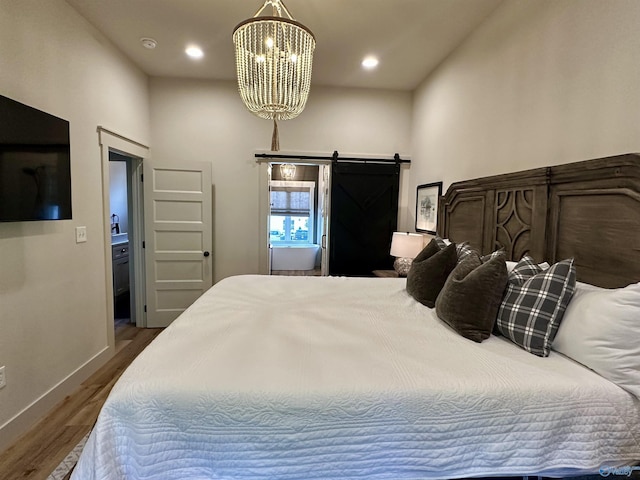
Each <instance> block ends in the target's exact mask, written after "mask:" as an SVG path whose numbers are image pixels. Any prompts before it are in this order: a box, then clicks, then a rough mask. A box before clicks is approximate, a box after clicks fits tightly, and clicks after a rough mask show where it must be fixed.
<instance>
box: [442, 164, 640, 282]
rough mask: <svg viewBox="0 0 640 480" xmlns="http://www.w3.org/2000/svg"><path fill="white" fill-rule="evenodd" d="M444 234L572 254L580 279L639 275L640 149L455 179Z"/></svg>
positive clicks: (552, 258)
mask: <svg viewBox="0 0 640 480" xmlns="http://www.w3.org/2000/svg"><path fill="white" fill-rule="evenodd" d="M438 212H439V213H438V234H439V235H441V236H442V237H446V238H450V239H451V240H452V241H454V242H463V241H467V242H469V243H470V244H471V245H472V246H473V247H474V248H476V249H477V250H478V251H480V252H481V253H483V254H486V253H490V252H492V251H494V250H497V249H499V248H504V249H505V250H506V252H507V257H508V260H519V259H520V258H521V257H522V256H523V255H524V254H527V253H528V254H529V255H531V256H533V257H534V258H535V259H536V260H538V261H543V260H546V261H548V262H549V263H554V262H556V261H559V260H562V259H564V258H569V257H573V258H575V263H576V272H577V275H578V280H580V281H583V282H587V283H591V284H594V285H599V286H601V287H607V288H614V287H621V286H626V285H628V284H630V283H634V282H638V281H640V155H639V154H626V155H618V156H614V157H607V158H598V159H595V160H587V161H584V162H577V163H570V164H566V165H558V166H554V167H546V168H536V169H532V170H526V171H522V172H515V173H509V174H505V175H496V176H492V177H484V178H478V179H474V180H468V181H464V182H456V183H453V184H452V185H451V186H450V187H449V189H448V190H447V193H446V194H445V195H444V196H443V197H441V198H440V207H439V209H438Z"/></svg>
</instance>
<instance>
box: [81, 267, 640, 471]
mask: <svg viewBox="0 0 640 480" xmlns="http://www.w3.org/2000/svg"><path fill="white" fill-rule="evenodd" d="M404 286H405V280H403V279H382V278H349V279H347V278H340V277H337V278H336V277H330V278H320V277H277V276H273V277H265V276H253V275H247V276H239V277H232V278H228V279H226V280H223V281H222V282H220V283H218V284H217V285H215V286H214V287H213V288H212V289H211V290H210V291H209V292H207V293H206V294H205V295H203V296H202V297H201V298H200V299H199V300H198V301H196V303H195V304H194V305H193V306H191V307H190V308H189V309H188V310H187V311H186V312H185V313H184V314H183V315H182V316H181V317H180V318H179V319H178V320H176V321H175V322H174V323H173V324H172V325H171V326H170V327H169V328H167V329H166V330H165V331H164V332H163V333H162V334H161V335H160V336H159V337H158V338H157V339H156V340H155V341H154V342H153V343H152V344H151V345H150V346H149V347H148V348H147V349H146V350H145V351H144V352H143V353H142V354H141V355H140V356H139V357H138V358H137V359H136V360H135V361H134V362H133V364H132V365H131V366H130V367H129V368H128V370H127V371H126V372H125V373H124V374H123V375H122V377H121V379H120V380H119V381H118V382H117V384H116V385H115V387H114V388H113V390H112V392H111V395H110V396H109V398H108V400H107V402H106V404H105V405H104V407H103V410H102V413H101V414H100V417H99V419H98V422H97V424H96V426H95V428H94V429H93V432H92V433H91V436H90V438H89V441H88V443H87V446H86V447H85V450H84V452H83V453H82V456H81V458H80V461H79V463H78V466H77V467H76V470H75V471H74V474H73V477H72V478H73V479H74V480H92V479H154V480H155V479H225V480H233V479H264V480H266V479H269V480H274V479H283V480H285V479H286V480H289V479H300V480H303V479H304V480H311V479H320V478H322V479H394V480H402V479H416V480H417V479H432V478H460V477H473V476H489V475H524V474H534V473H535V474H541V475H542V474H544V475H550V476H552V475H568V474H578V473H597V472H598V469H599V467H601V466H603V465H604V466H606V465H628V464H631V462H633V461H636V460H638V459H640V421H639V418H640V401H638V399H636V398H635V397H633V396H632V395H631V394H629V393H627V392H625V391H624V390H622V389H621V388H619V387H617V386H616V385H614V384H613V383H610V382H609V381H607V380H605V379H603V378H602V377H600V376H598V375H597V374H595V373H593V372H592V371H590V370H588V369H586V368H585V367H582V366H581V365H579V364H577V363H575V362H573V361H571V360H569V359H567V358H565V357H563V356H562V355H560V354H558V353H556V352H552V353H551V356H550V357H548V358H538V357H536V356H534V355H531V354H529V353H527V352H525V351H523V350H521V349H519V348H518V347H516V346H514V345H512V344H510V343H509V342H508V341H506V340H504V339H501V338H498V337H491V338H490V339H488V340H486V341H485V342H483V343H481V344H476V343H473V342H471V341H469V340H466V339H465V338H463V337H460V336H459V335H457V334H456V333H454V332H453V331H452V330H450V329H449V328H448V327H447V326H446V325H444V324H443V323H442V322H440V321H439V320H438V318H437V317H436V316H435V312H434V311H432V310H430V309H428V308H426V307H424V306H422V305H421V304H419V303H417V302H416V301H414V300H413V299H412V298H411V297H409V296H408V295H407V293H406V291H405V288H404Z"/></svg>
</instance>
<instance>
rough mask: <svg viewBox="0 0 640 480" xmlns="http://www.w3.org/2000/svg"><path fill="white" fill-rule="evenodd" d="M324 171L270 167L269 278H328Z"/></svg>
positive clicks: (304, 166) (300, 166)
mask: <svg viewBox="0 0 640 480" xmlns="http://www.w3.org/2000/svg"><path fill="white" fill-rule="evenodd" d="M283 166H284V167H283ZM325 167H326V166H325V165H317V164H308V163H286V164H285V163H270V164H269V169H268V171H269V181H268V183H269V210H268V214H267V217H268V218H267V230H268V236H267V238H268V240H267V241H268V256H269V274H271V275H296V276H321V275H324V274H325V273H324V272H325V271H326V266H325V265H324V262H325V261H326V255H323V245H326V234H327V225H328V222H327V218H328V210H327V206H328V199H327V195H328V187H327V183H328V178H327V177H326V175H325V173H326V172H325ZM292 171H293V173H292Z"/></svg>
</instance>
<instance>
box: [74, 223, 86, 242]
mask: <svg viewBox="0 0 640 480" xmlns="http://www.w3.org/2000/svg"><path fill="white" fill-rule="evenodd" d="M86 241H87V227H76V243H84V242H86Z"/></svg>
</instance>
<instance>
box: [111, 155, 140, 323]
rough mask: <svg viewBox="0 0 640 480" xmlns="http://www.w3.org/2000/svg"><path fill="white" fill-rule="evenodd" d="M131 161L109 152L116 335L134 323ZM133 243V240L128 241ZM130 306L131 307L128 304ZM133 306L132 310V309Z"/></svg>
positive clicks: (128, 158)
mask: <svg viewBox="0 0 640 480" xmlns="http://www.w3.org/2000/svg"><path fill="white" fill-rule="evenodd" d="M133 162H134V159H133V158H132V157H130V156H126V155H123V154H120V153H117V152H114V151H110V152H109V207H110V212H111V215H110V217H109V218H110V219H111V223H110V227H111V262H112V277H113V316H114V322H115V329H116V332H117V331H118V329H122V328H124V327H126V326H127V325H129V324H135V323H136V311H135V307H134V306H133V305H135V292H134V294H132V289H134V288H135V282H132V281H131V279H132V278H134V275H135V272H134V271H133V263H132V262H130V261H129V234H130V233H131V236H132V237H133V236H134V235H133V232H132V230H133V228H131V227H130V224H129V217H130V216H132V215H131V214H132V213H133V212H132V210H133V205H132V203H133V202H132V199H131V190H132V188H131V182H132V178H131V169H132V164H133ZM132 240H133V238H132ZM132 304H133V305H132ZM132 307H133V308H132Z"/></svg>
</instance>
